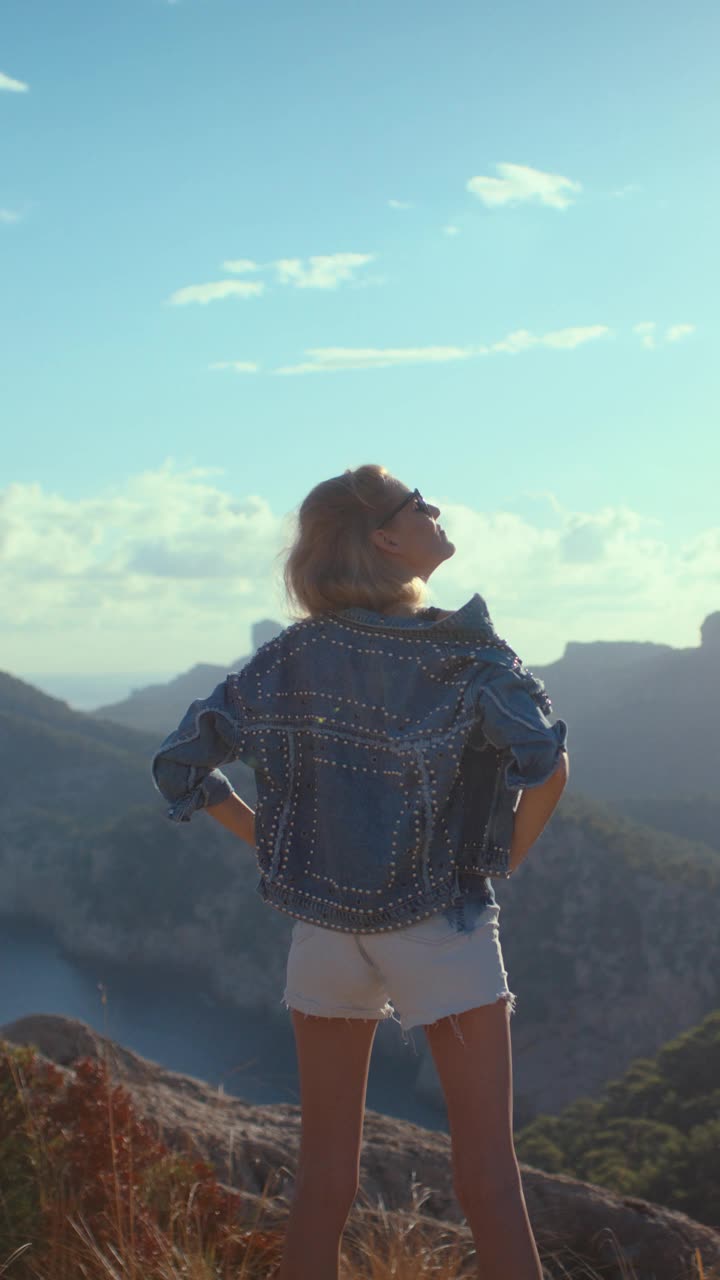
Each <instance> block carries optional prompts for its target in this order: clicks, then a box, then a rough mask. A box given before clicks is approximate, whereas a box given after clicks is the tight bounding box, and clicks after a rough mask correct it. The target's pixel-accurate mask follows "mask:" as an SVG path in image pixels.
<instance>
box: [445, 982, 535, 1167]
mask: <svg viewBox="0 0 720 1280" xmlns="http://www.w3.org/2000/svg"><path fill="white" fill-rule="evenodd" d="M453 1024H457V1025H458V1026H459V1030H460V1033H461V1035H460V1036H458V1034H457V1033H456V1027H455V1026H454V1025H453ZM425 1034H426V1036H427V1039H428V1044H429V1046H430V1051H431V1053H432V1055H433V1060H434V1062H435V1066H436V1069H437V1073H438V1077H439V1079H440V1084H441V1086H442V1090H443V1094H444V1096H445V1102H446V1105H447V1113H448V1124H449V1127H450V1137H451V1141H452V1151H453V1167H454V1171H455V1179H456V1183H459V1184H460V1185H461V1186H462V1187H466V1188H470V1187H474V1188H476V1189H477V1190H478V1191H480V1190H481V1189H482V1187H483V1185H493V1184H496V1183H497V1181H498V1179H505V1178H507V1177H509V1176H511V1175H512V1173H513V1170H514V1168H515V1163H516V1157H515V1150H514V1145H513V1136H512V1126H513V1110H512V1051H511V1042H510V1009H509V1006H508V1002H507V1001H506V1000H502V999H500V1000H497V1001H495V1002H494V1003H493V1004H487V1005H482V1006H480V1007H478V1008H476V1009H468V1010H467V1011H466V1012H464V1013H459V1014H457V1015H455V1016H454V1017H453V1018H449V1017H447V1018H442V1019H440V1020H439V1021H437V1022H435V1023H432V1024H429V1025H427V1026H426V1027H425Z"/></svg>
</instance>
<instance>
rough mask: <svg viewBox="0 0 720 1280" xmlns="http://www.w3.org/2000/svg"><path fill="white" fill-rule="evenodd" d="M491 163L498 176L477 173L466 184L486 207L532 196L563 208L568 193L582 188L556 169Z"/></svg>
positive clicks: (532, 198)
mask: <svg viewBox="0 0 720 1280" xmlns="http://www.w3.org/2000/svg"><path fill="white" fill-rule="evenodd" d="M495 167H496V169H497V171H498V173H499V174H500V175H501V176H500V177H499V178H489V177H487V176H486V175H484V174H480V175H479V176H478V177H476V178H470V181H469V182H468V183H467V184H466V185H467V190H468V191H470V192H472V194H473V195H474V196H477V198H478V200H482V202H483V204H486V205H489V206H490V207H494V206H497V205H503V204H519V203H521V202H523V201H529V200H533V201H537V202H538V203H540V204H544V205H548V206H549V207H550V208H551V209H566V208H567V206H568V205H569V204H572V198H571V195H572V193H575V192H578V191H581V190H582V187H581V184H580V183H579V182H575V181H574V180H573V179H571V178H564V177H563V176H562V175H561V174H559V173H544V172H543V171H542V170H541V169H531V168H529V166H528V165H524V164H506V163H503V164H498V165H496V166H495Z"/></svg>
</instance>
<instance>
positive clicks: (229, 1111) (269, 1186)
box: [0, 1015, 720, 1280]
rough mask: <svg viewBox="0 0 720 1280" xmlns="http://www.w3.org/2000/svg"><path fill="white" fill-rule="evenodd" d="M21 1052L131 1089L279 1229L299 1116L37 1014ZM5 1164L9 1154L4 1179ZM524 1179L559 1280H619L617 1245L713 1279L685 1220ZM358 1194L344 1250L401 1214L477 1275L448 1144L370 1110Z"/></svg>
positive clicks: (545, 1178) (553, 1180) (713, 1259)
mask: <svg viewBox="0 0 720 1280" xmlns="http://www.w3.org/2000/svg"><path fill="white" fill-rule="evenodd" d="M19 1045H29V1046H34V1047H35V1049H36V1051H39V1054H40V1056H41V1060H45V1061H50V1062H53V1063H54V1064H55V1066H56V1067H57V1068H58V1069H59V1070H60V1071H61V1072H62V1074H63V1075H64V1076H65V1078H66V1079H68V1080H71V1079H72V1078H73V1077H74V1075H75V1072H74V1070H73V1064H76V1063H78V1062H79V1061H80V1060H85V1059H90V1060H91V1061H92V1060H100V1061H102V1062H105V1063H107V1065H108V1072H109V1075H110V1079H111V1081H112V1084H113V1086H118V1085H120V1086H121V1087H122V1088H124V1089H125V1090H127V1093H128V1094H129V1097H130V1101H131V1104H132V1107H133V1109H134V1110H135V1112H136V1113H137V1114H139V1115H140V1116H142V1117H143V1118H144V1119H145V1120H147V1121H151V1122H152V1123H153V1125H157V1127H158V1129H159V1135H160V1137H161V1139H162V1140H163V1141H164V1142H165V1143H166V1144H167V1146H168V1147H170V1148H171V1149H174V1150H176V1151H178V1152H179V1153H181V1154H183V1155H186V1154H187V1153H188V1151H190V1152H192V1153H193V1154H194V1155H197V1156H199V1157H200V1158H202V1159H203V1160H207V1161H208V1162H209V1163H210V1164H211V1165H212V1166H213V1167H214V1169H215V1173H216V1177H217V1178H218V1180H219V1181H220V1182H221V1185H223V1186H230V1187H233V1188H237V1189H240V1190H242V1191H243V1200H244V1201H245V1202H246V1209H247V1225H248V1226H254V1225H255V1224H256V1223H258V1222H259V1221H260V1220H262V1227H263V1228H268V1227H275V1228H277V1229H279V1230H284V1228H285V1225H286V1222H287V1212H288V1205H289V1197H290V1193H291V1191H292V1186H293V1183H294V1179H295V1171H296V1169H297V1159H298V1150H299V1140H300V1108H299V1107H298V1106H293V1105H290V1104H283V1105H277V1106H249V1105H248V1104H247V1103H244V1102H242V1101H240V1100H239V1099H237V1098H233V1097H229V1096H226V1095H224V1094H222V1093H219V1092H218V1091H217V1090H215V1089H213V1088H210V1087H209V1086H208V1085H207V1084H205V1083H204V1082H203V1081H201V1080H196V1079H195V1078H194V1077H192V1076H186V1075H181V1074H180V1073H177V1072H171V1071H166V1070H164V1069H163V1068H162V1067H160V1066H158V1065H157V1064H156V1063H153V1062H150V1061H149V1060H147V1059H145V1058H142V1057H140V1056H139V1055H138V1054H136V1053H133V1052H132V1051H131V1050H129V1049H126V1048H124V1047H123V1046H122V1045H119V1044H116V1043H115V1042H113V1041H112V1040H108V1039H106V1038H105V1037H104V1036H101V1035H99V1034H98V1033H97V1032H94V1031H92V1029H91V1028H89V1027H87V1026H86V1025H85V1024H84V1023H82V1022H78V1021H77V1020H75V1019H72V1018H62V1017H50V1016H42V1015H41V1016H35V1017H29V1018H22V1019H20V1020H18V1021H16V1022H13V1023H10V1024H8V1025H6V1026H3V1027H0V1060H2V1056H3V1054H4V1053H6V1054H11V1053H12V1050H13V1047H14V1046H19ZM374 1066H375V1064H374V1062H373V1064H372V1065H371V1070H373V1069H374ZM6 1145H7V1144H6ZM11 1154H12V1151H11ZM1 1162H2V1153H0V1175H1V1173H2V1163H1ZM522 1175H523V1190H524V1194H525V1199H526V1201H527V1206H528V1212H529V1216H530V1220H531V1222H532V1226H533V1230H534V1233H535V1236H536V1239H537V1242H538V1247H539V1250H540V1253H541V1256H542V1259H543V1263H544V1265H545V1267H546V1269H547V1274H548V1276H549V1277H553V1278H554V1280H561V1277H567V1276H569V1275H570V1274H573V1275H576V1274H580V1272H579V1271H578V1266H580V1267H581V1268H582V1272H583V1274H585V1273H586V1269H588V1274H589V1271H590V1270H591V1271H592V1274H594V1275H597V1274H600V1269H601V1271H602V1275H603V1276H604V1277H606V1280H623V1278H624V1277H626V1276H627V1274H628V1273H627V1266H626V1265H624V1264H623V1263H622V1262H621V1261H620V1260H619V1259H618V1256H617V1252H616V1249H615V1244H614V1241H616V1242H617V1245H618V1246H619V1249H620V1251H621V1253H622V1255H623V1257H624V1258H625V1259H626V1260H630V1261H631V1262H632V1266H633V1268H634V1272H633V1273H634V1274H635V1275H638V1276H653V1277H654V1278H655V1280H678V1277H680V1276H690V1274H694V1273H695V1266H694V1264H695V1263H696V1262H697V1259H698V1258H700V1260H701V1261H702V1264H703V1266H704V1267H705V1268H706V1270H707V1272H708V1274H709V1273H710V1270H711V1268H712V1272H713V1274H715V1268H716V1267H720V1237H719V1236H718V1235H717V1233H716V1232H714V1231H711V1230H710V1229H708V1228H707V1227H706V1226H702V1225H701V1224H699V1223H697V1222H694V1221H692V1219H690V1218H688V1217H686V1216H685V1214H682V1213H677V1212H672V1211H670V1210H668V1209H666V1208H664V1207H662V1206H660V1205H658V1204H651V1203H649V1202H648V1201H646V1200H641V1199H638V1198H630V1197H625V1196H620V1195H614V1194H612V1193H611V1192H608V1191H606V1190H603V1189H602V1188H599V1187H595V1186H591V1185H590V1184H588V1183H586V1182H580V1181H577V1180H575V1179H572V1178H568V1177H564V1176H562V1175H553V1174H549V1173H543V1172H540V1171H539V1170H537V1169H534V1168H531V1167H528V1166H523V1167H522ZM360 1185H361V1190H360V1195H359V1197H358V1199H357V1200H356V1203H355V1205H354V1206H353V1209H352V1211H351V1214H350V1218H349V1220H348V1225H347V1229H346V1233H345V1238H344V1241H343V1246H344V1250H348V1249H351V1248H352V1245H353V1240H354V1239H358V1240H359V1241H362V1239H363V1238H367V1236H368V1235H370V1234H372V1233H373V1229H375V1230H377V1229H382V1228H383V1227H384V1228H385V1230H387V1226H388V1216H390V1218H391V1219H394V1218H395V1217H396V1215H397V1224H396V1228H395V1229H396V1231H397V1232H398V1234H399V1233H400V1231H406V1232H408V1233H409V1232H410V1230H413V1231H414V1232H415V1237H414V1238H417V1233H418V1231H420V1232H421V1233H422V1239H423V1240H427V1241H428V1242H429V1243H430V1242H431V1243H432V1246H433V1247H434V1249H435V1250H437V1251H438V1254H439V1253H440V1252H441V1250H442V1249H443V1247H447V1246H449V1245H453V1246H460V1247H461V1248H462V1249H463V1252H465V1250H467V1253H466V1255H465V1256H466V1258H467V1261H468V1262H469V1263H470V1265H472V1239H471V1236H470V1232H469V1229H468V1227H467V1224H466V1222H465V1219H464V1217H463V1215H462V1212H461V1210H460V1207H459V1205H458V1203H457V1200H456V1198H455V1195H454V1193H453V1189H452V1187H453V1173H452V1160H451V1149H450V1138H449V1136H448V1134H446V1133H442V1132H438V1131H430V1130H427V1129H423V1128H421V1127H420V1126H419V1125H415V1124H411V1123H409V1122H407V1121H404V1120H394V1119H392V1118H391V1117H389V1116H383V1115H380V1114H378V1112H375V1111H372V1110H369V1109H368V1110H367V1111H366V1113H365V1123H364V1128H363V1144H362V1149H361V1158H360ZM418 1190H419V1192H420V1193H421V1207H420V1209H418V1207H417V1198H418ZM261 1197H264V1203H263V1204H262V1212H261ZM356 1233H357V1235H356ZM463 1274H465V1271H464V1270H463Z"/></svg>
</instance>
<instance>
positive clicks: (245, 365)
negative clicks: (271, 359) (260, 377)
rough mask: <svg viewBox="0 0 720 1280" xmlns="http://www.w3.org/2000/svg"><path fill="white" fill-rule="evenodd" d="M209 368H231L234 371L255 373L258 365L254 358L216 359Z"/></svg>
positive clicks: (258, 367)
mask: <svg viewBox="0 0 720 1280" xmlns="http://www.w3.org/2000/svg"><path fill="white" fill-rule="evenodd" d="M208 367H209V368H210V369H232V370H233V371H234V372H235V373H257V372H258V371H259V369H260V365H259V364H256V363H255V361H254V360H216V361H215V363H214V364H211V365H209V366H208Z"/></svg>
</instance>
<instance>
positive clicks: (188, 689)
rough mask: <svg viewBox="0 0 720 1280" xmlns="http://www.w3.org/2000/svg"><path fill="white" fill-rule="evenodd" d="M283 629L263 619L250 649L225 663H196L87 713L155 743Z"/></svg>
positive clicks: (267, 619)
mask: <svg viewBox="0 0 720 1280" xmlns="http://www.w3.org/2000/svg"><path fill="white" fill-rule="evenodd" d="M282 630H283V626H282V623H280V622H274V621H273V619H272V618H263V620H262V621H261V622H256V623H254V624H253V628H252V644H253V652H252V653H248V654H245V655H244V656H243V657H240V658H236V659H235V661H234V662H231V663H229V664H228V666H224V667H220V666H217V665H215V664H213V663H209V662H198V663H196V665H195V666H194V667H191V668H190V670H189V671H183V672H182V673H181V674H180V675H179V676H176V677H175V678H174V679H173V680H170V681H168V683H167V684H150V685H146V686H145V687H144V688H142V689H133V691H132V693H131V694H130V697H129V698H124V699H123V700H122V702H115V703H112V704H110V705H108V706H103V707H97V708H96V709H95V710H94V711H92V712H90V713H89V714H90V715H92V716H95V717H98V718H100V719H103V720H112V721H114V722H115V723H116V724H123V725H128V726H129V727H130V728H133V729H142V730H144V731H145V732H146V733H152V734H154V735H155V737H156V739H157V740H158V742H160V741H162V739H163V738H164V737H165V736H166V734H168V733H169V732H170V730H171V729H174V728H175V725H176V724H179V722H180V719H181V717H182V716H183V714H184V713H185V711H186V710H187V708H188V707H189V706H190V703H191V702H193V701H194V699H195V698H204V697H206V696H207V694H209V693H211V692H212V690H213V689H214V688H215V686H216V685H217V684H219V683H220V681H221V680H224V679H225V676H226V675H227V673H228V672H229V671H239V670H240V669H241V668H242V667H244V666H245V664H246V663H247V662H249V661H250V659H251V658H252V656H253V654H255V653H256V652H257V650H258V649H259V648H260V646H261V645H263V644H267V642H268V640H272V639H273V637H274V636H276V635H278V633H279V632H280V631H282Z"/></svg>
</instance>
